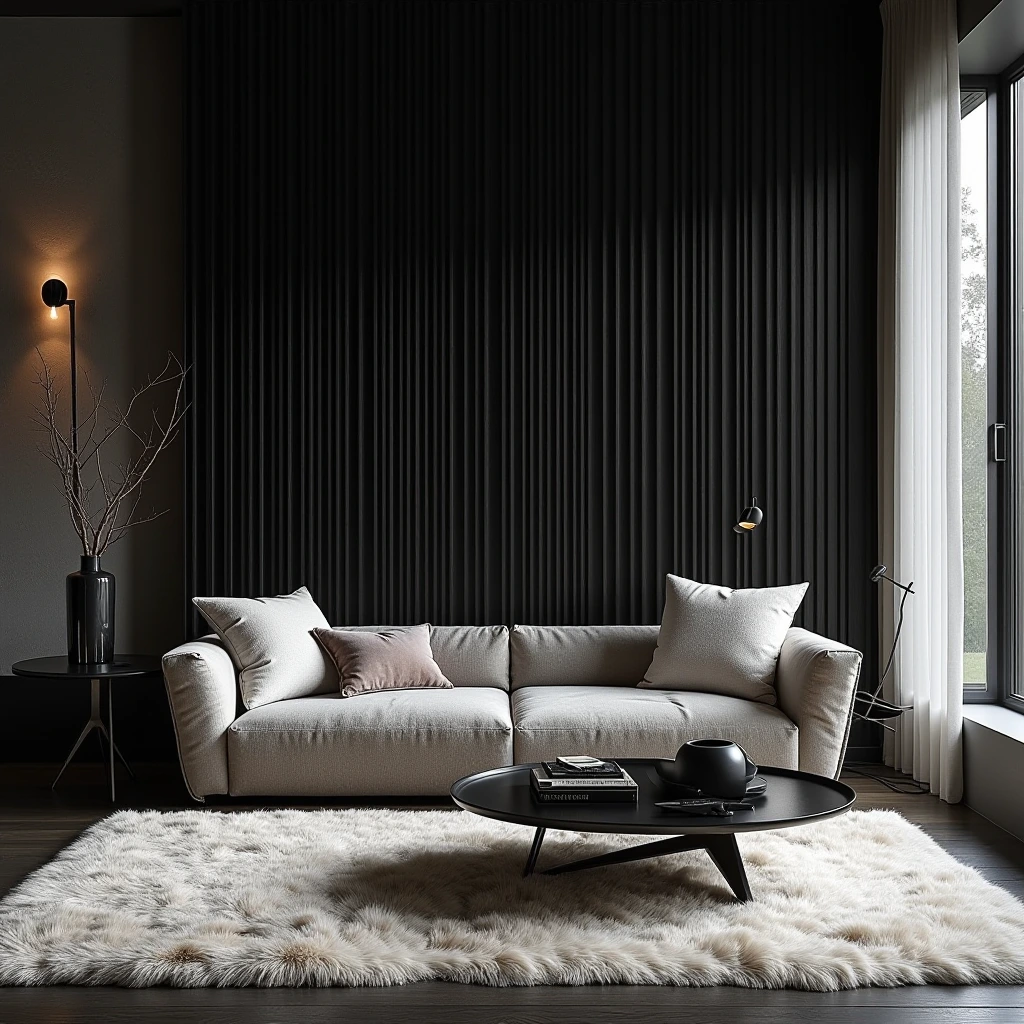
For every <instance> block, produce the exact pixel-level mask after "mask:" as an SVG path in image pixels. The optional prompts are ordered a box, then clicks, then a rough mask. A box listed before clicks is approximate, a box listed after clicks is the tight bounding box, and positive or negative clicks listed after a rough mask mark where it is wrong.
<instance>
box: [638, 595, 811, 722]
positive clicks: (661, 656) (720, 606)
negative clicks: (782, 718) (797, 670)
mask: <svg viewBox="0 0 1024 1024" xmlns="http://www.w3.org/2000/svg"><path fill="white" fill-rule="evenodd" d="M806 592H807V584H806V583H799V584H797V585H795V586H792V587H765V588H763V589H760V590H730V589H729V588H728V587H716V586H712V585H711V584H708V583H695V582H694V581H693V580H687V579H684V578H683V577H681V576H671V575H670V576H667V577H666V579H665V614H664V615H663V617H662V620H661V631H660V633H659V634H658V648H657V650H656V651H655V652H654V660H653V661H652V662H651V666H650V668H648V670H647V673H646V674H645V675H644V678H643V681H642V682H641V683H640V684H639V685H640V686H642V687H647V688H651V689H658V690H699V691H701V692H703V693H720V694H723V695H724V696H727V697H743V698H745V699H746V700H756V701H760V702H761V703H763V704H774V703H775V685H774V684H775V663H776V662H777V661H778V658H779V651H780V650H781V649H782V642H783V641H784V640H785V639H786V631H787V630H788V629H789V627H790V626H791V625H792V624H793V616H794V615H796V610H797V609H798V608H799V607H800V602H801V601H802V600H803V598H804V594H805V593H806Z"/></svg>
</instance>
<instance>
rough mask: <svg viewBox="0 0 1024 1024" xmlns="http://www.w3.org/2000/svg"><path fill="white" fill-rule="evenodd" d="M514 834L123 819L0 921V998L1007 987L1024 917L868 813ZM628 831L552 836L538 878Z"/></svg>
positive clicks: (391, 822)
mask: <svg viewBox="0 0 1024 1024" xmlns="http://www.w3.org/2000/svg"><path fill="white" fill-rule="evenodd" d="M531 838H532V830H530V829H527V828H523V827H518V826H514V825H506V824H504V823H500V822H494V821H489V820H487V819H485V818H480V817H477V816H475V815H472V814H468V813H465V812H462V811H396V810H352V811H257V812H248V813H218V812H212V811H186V812H182V813H173V814H163V813H159V812H149V813H143V814H140V813H137V812H133V811H123V812H121V813H118V814H115V815H113V816H112V817H110V818H108V819H106V820H105V821H102V822H100V823H99V824H98V825H96V826H94V827H93V828H91V829H89V831H88V832H86V833H85V834H84V835H83V836H82V838H81V839H79V840H78V841H77V842H75V843H74V844H73V845H72V846H70V847H69V848H68V849H67V850H65V851H64V852H63V853H62V854H60V855H59V856H58V857H57V858H56V859H55V860H53V861H52V862H51V863H49V864H48V865H46V866H45V867H43V868H42V869H40V870H39V871H37V872H35V873H34V874H33V875H31V876H29V878H27V879H26V880H25V881H24V882H23V883H22V884H21V885H20V886H19V887H18V888H17V889H16V890H14V891H13V892H12V893H11V894H10V895H8V896H7V898H6V899H5V900H4V901H3V903H2V904H0V982H2V983H5V984H8V985H11V984H15V985H18V984H21V985H24V984H28V985H45V984H82V985H131V986H144V985H177V986H202V985H397V984H401V983H404V982H411V981H419V980H423V979H440V980H446V981H457V982H477V983H482V984H485V985H539V984H560V985H582V984H587V983H592V982H627V983H633V984H636V983H640V984H655V985H657V984H671V985H725V984H728V985H745V986H752V987H771V988H777V987H795V988H803V989H813V990H818V991H829V990H833V989H840V988H853V987H856V986H861V985H904V984H924V983H926V982H945V983H955V984H962V983H968V982H981V981H998V982H1015V983H1018V984H1019V983H1021V982H1024V906H1022V904H1021V903H1019V902H1018V901H1017V900H1015V899H1014V898H1013V897H1012V896H1010V895H1009V894H1008V893H1006V892H1004V891H1003V890H1001V889H999V888H997V887H995V886H993V885H991V884H989V883H988V882H986V881H985V880H984V879H983V878H981V876H980V875H978V874H977V872H975V871H974V870H972V869H970V868H967V867H964V866H963V865H961V864H959V863H958V862H957V861H955V860H954V859H953V858H951V857H950V856H948V855H947V854H946V853H944V852H943V851H942V850H941V849H939V847H938V846H936V844H935V843H934V842H933V841H932V840H931V839H929V838H928V837H927V836H926V835H924V834H923V833H922V832H921V831H920V830H919V829H917V828H916V827H914V826H913V825H911V824H909V823H908V822H907V821H905V820H904V819H903V818H901V817H900V816H899V815H897V814H894V813H892V812H887V811H871V812H853V813H851V814H848V815H845V816H844V817H840V818H835V819H832V820H830V821H826V822H822V823H820V824H817V825H812V826H807V827H804V828H794V829H789V830H785V831H779V832H760V833H753V834H749V835H741V836H740V837H739V843H740V849H741V852H742V854H743V857H744V860H745V862H746V865H747V873H748V876H749V878H750V884H751V887H752V889H753V893H754V900H753V902H751V903H747V904H741V903H737V902H735V901H734V900H733V898H732V894H731V893H730V891H729V889H728V888H727V886H726V884H725V882H724V881H723V879H722V878H721V876H720V875H719V874H718V872H717V871H716V869H715V868H714V867H713V865H712V864H711V862H710V860H709V858H708V857H707V855H706V854H705V853H704V852H702V851H698V852H694V853H682V854H676V855H674V856H671V857H663V858H659V859H654V860H648V861H641V862H638V863H634V864H626V865H618V866H614V867H606V868H601V869H596V870H592V871H581V872H579V873H571V874H567V875H560V876H551V877H545V876H543V875H535V876H533V877H531V878H527V879H524V878H522V877H521V872H522V868H523V863H524V861H525V858H526V853H527V850H528V849H529V845H530V841H531ZM635 842H637V839H636V838H635V837H626V836H621V837H620V836H605V835H597V836H581V835H576V834H574V833H568V832H549V833H548V837H547V840H546V843H545V848H544V852H543V853H542V855H541V864H540V867H541V868H543V867H544V866H545V865H548V866H550V865H553V864H555V863H558V862H561V861H564V860H569V859H576V858H578V857H583V856H590V855H593V854H596V853H600V852H602V851H605V850H608V849H614V848H617V847H621V846H628V845H632V844H633V843H635Z"/></svg>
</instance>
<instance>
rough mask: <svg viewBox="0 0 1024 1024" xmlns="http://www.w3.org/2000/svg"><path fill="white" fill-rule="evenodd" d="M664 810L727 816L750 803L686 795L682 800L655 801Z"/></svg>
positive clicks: (745, 808) (741, 809)
mask: <svg viewBox="0 0 1024 1024" xmlns="http://www.w3.org/2000/svg"><path fill="white" fill-rule="evenodd" d="M654 806H655V807H661V808H662V809H664V810H666V811H677V812H679V813H680V814H693V815H705V814H707V815H714V816H716V817H720V818H724V817H728V816H729V815H730V814H732V812H733V811H734V810H735V811H744V810H749V809H750V806H751V805H750V804H748V803H746V802H744V801H741V800H716V799H714V798H713V797H687V798H684V799H682V800H663V801H661V802H660V803H656V804H655V805H654Z"/></svg>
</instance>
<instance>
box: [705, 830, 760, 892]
mask: <svg viewBox="0 0 1024 1024" xmlns="http://www.w3.org/2000/svg"><path fill="white" fill-rule="evenodd" d="M704 842H705V846H704V848H705V849H706V850H707V851H708V856H709V857H710V858H711V859H712V860H713V861H714V862H715V867H717V868H718V870H719V871H721V872H722V874H723V875H724V876H725V880H726V881H727V882H728V883H729V888H730V889H732V891H733V892H734V893H735V894H736V899H738V900H739V901H740V903H749V902H750V901H751V900H752V899H753V896H751V894H750V883H749V882H748V881H747V872H746V869H745V868H744V867H743V858H742V857H740V848H739V846H738V845H737V843H736V836H735V835H734V834H733V833H731V832H730V833H729V834H728V835H724V836H705V837H704Z"/></svg>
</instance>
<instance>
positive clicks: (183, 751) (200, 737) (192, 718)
mask: <svg viewBox="0 0 1024 1024" xmlns="http://www.w3.org/2000/svg"><path fill="white" fill-rule="evenodd" d="M163 669H164V682H165V684H166V686H167V699H168V701H169V702H170V705H171V717H172V719H173V721H174V735H175V738H176V739H177V741H178V758H179V759H180V761H181V772H182V775H184V777H185V785H186V786H187V787H188V791H189V793H190V794H191V795H192V797H193V799H195V800H200V801H201V800H202V799H203V797H205V796H209V795H212V794H214V793H227V791H228V740H227V729H228V726H229V725H231V723H232V722H233V721H234V720H235V708H236V701H237V695H238V683H237V681H236V676H235V665H234V662H232V660H231V655H230V654H228V652H227V651H226V650H225V649H224V645H223V644H222V643H221V642H220V640H218V639H217V638H216V637H212V636H211V637H203V638H202V639H201V640H193V641H191V642H189V643H187V644H182V645H181V646H180V647H175V648H174V650H173V651H168V653H167V654H165V655H164V657H163Z"/></svg>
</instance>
